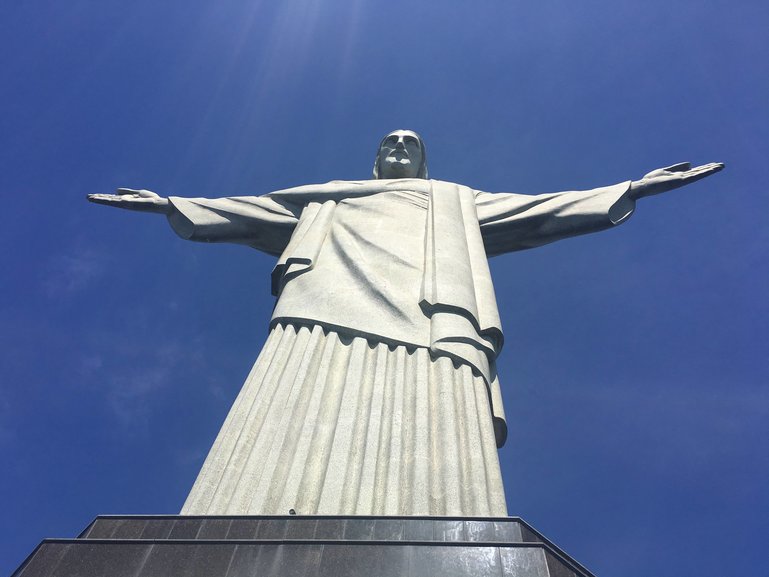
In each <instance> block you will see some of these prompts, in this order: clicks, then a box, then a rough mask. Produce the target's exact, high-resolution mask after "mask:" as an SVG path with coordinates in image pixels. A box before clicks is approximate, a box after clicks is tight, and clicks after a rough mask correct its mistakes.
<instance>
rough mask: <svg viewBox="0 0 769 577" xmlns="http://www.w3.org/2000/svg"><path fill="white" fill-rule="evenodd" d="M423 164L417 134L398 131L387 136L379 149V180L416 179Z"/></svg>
mask: <svg viewBox="0 0 769 577" xmlns="http://www.w3.org/2000/svg"><path fill="white" fill-rule="evenodd" d="M422 162H423V157H422V148H421V147H420V144H419V137H418V136H417V135H416V133H415V132H411V131H410V130H396V131H394V132H391V133H390V134H388V135H387V137H386V138H385V139H384V142H382V146H381V147H380V148H379V178H416V177H417V174H418V173H419V167H420V166H422Z"/></svg>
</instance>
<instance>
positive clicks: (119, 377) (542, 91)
mask: <svg viewBox="0 0 769 577" xmlns="http://www.w3.org/2000/svg"><path fill="white" fill-rule="evenodd" d="M767 29H769V4H767V3H766V2H765V1H758V0H745V1H743V2H739V3H736V4H735V3H733V2H727V1H726V0H696V1H695V0H681V1H677V2H669V1H662V0H645V1H643V2H641V1H628V2H614V3H608V2H597V1H594V0H585V1H583V2H574V1H567V0H542V1H540V2H519V1H517V0H483V1H481V2H473V3H471V2H468V1H462V2H460V1H457V0H440V1H438V0H429V1H423V2H406V1H403V0H390V1H389V2H370V1H364V0H335V1H325V2H322V1H321V0H280V1H279V2H278V1H267V0H249V1H245V0H216V1H214V0H210V1H203V0H188V1H186V2H167V1H157V0H152V1H151V2H150V1H145V0H133V1H132V2H126V1H120V2H117V1H114V0H100V1H98V2H97V1H89V0H68V1H66V2H52V1H48V2H46V1H34V0H32V1H28V2H21V1H6V2H3V3H2V4H0V78H2V81H0V110H2V114H0V194H2V201H3V203H2V209H3V219H2V220H3V225H2V227H0V247H2V248H1V249H0V266H1V267H2V275H1V276H0V386H1V387H2V392H1V394H0V462H2V463H3V473H2V475H0V499H2V511H3V514H2V516H0V531H2V534H0V574H8V573H10V572H11V571H12V570H13V569H14V568H15V567H16V566H17V565H18V564H19V563H20V562H21V561H22V560H23V559H24V557H25V556H26V555H27V554H28V553H29V552H31V551H32V549H33V548H34V547H35V546H36V545H37V543H38V542H39V541H40V540H41V539H43V538H44V537H71V536H75V535H76V534H77V533H78V532H79V531H80V530H81V529H82V528H84V527H85V526H86V525H87V524H88V523H89V522H90V520H91V519H92V518H93V517H94V516H95V515H97V514H121V513H124V514H134V513H135V514H139V513H147V514H156V513H175V512H177V511H178V510H179V508H180V507H181V504H182V502H183V500H184V498H185V496H186V493H187V491H189V489H190V487H191V486H192V483H193V481H194V478H195V476H196V473H197V471H198V469H199V467H200V466H201V463H202V460H203V458H204V457H205V455H206V453H207V451H208V448H209V447H210V444H211V443H212V441H213V439H214V436H215V434H216V432H217V431H218V428H219V426H220V425H221V423H222V421H223V419H224V417H225V415H226V413H227V410H228V408H229V406H230V404H231V402H232V400H233V399H234V397H235V395H236V394H237V392H238V389H239V387H240V385H241V383H242V381H243V380H244V378H245V376H246V374H247V372H248V370H249V368H250V366H251V364H252V363H253V361H254V359H255V357H256V354H257V352H258V350H259V348H260V346H261V343H262V341H263V340H264V338H265V336H266V327H267V321H268V318H269V314H270V310H271V307H272V300H271V297H270V292H269V272H270V270H271V268H272V266H273V264H274V263H273V259H272V258H270V257H268V256H266V255H262V254H259V253H257V252H255V251H252V250H249V249H246V248H244V247H239V246H226V245H202V244H195V243H190V242H185V241H182V240H181V239H179V238H178V237H176V236H175V235H174V233H173V232H172V231H171V230H170V228H169V227H168V225H167V223H166V222H165V220H164V218H163V217H161V216H157V215H144V214H139V213H132V212H127V211H119V210H115V209H108V208H105V207H101V206H95V205H91V204H88V203H87V202H86V201H85V195H86V194H87V193H93V192H111V191H112V190H114V189H115V188H116V187H118V186H124V187H131V188H148V189H151V190H155V191H157V192H158V193H160V194H162V195H169V194H170V195H179V196H207V197H216V196H225V195H239V194H240V195H243V194H261V193H265V192H269V191H271V190H275V189H279V188H285V187H288V186H293V185H299V184H308V183H315V182H326V181H328V180H333V179H361V178H368V177H369V176H370V170H371V165H372V163H373V157H374V153H375V150H376V145H377V143H378V142H379V139H380V138H381V137H382V136H383V135H384V134H385V133H387V132H388V131H390V130H393V129H396V128H411V129H414V130H416V131H418V132H420V133H421V134H422V136H423V137H424V138H425V140H426V142H427V147H428V159H429V166H430V174H431V176H432V177H434V178H439V179H442V180H449V181H454V182H460V183H463V184H467V185H470V186H472V187H473V188H476V189H481V190H486V191H492V192H494V191H513V192H521V193H540V192H553V191H559V190H575V189H576V190H578V189H584V188H592V187H596V186H601V185H606V184H613V183H616V182H622V181H626V180H631V179H638V178H640V177H641V176H642V175H643V174H644V173H646V172H648V171H649V170H652V169H654V168H658V167H661V166H666V165H669V164H673V163H675V162H680V161H684V160H689V161H692V162H693V163H697V164H702V163H705V162H710V161H723V162H726V164H727V168H726V170H725V171H723V172H722V173H720V174H717V175H715V176H713V177H712V178H710V179H708V180H706V181H702V182H700V183H697V184H695V185H693V186H691V187H689V188H686V189H681V190H679V191H675V192H672V193H669V194H667V195H664V196H660V197H654V198H650V199H645V200H643V201H642V202H641V203H639V206H638V210H637V212H636V214H635V215H634V216H633V217H632V218H631V219H630V220H629V221H628V222H627V223H626V224H623V225H622V226H621V227H619V228H617V229H615V230H611V231H607V232H603V233H600V234H596V235H593V236H588V237H581V238H577V239H571V240H567V241H563V242H561V243H556V244H553V245H549V246H547V247H543V248H539V249H536V250H532V251H528V252H521V253H516V254H511V255H505V256H501V257H497V258H495V259H493V260H492V273H493V275H494V278H495V282H496V289H497V296H498V299H499V302H500V310H501V315H502V322H503V325H504V327H505V335H506V346H505V350H504V351H503V353H502V359H501V362H500V368H499V371H500V374H501V376H502V382H503V388H504V395H505V402H506V410H507V414H508V417H509V421H510V438H509V440H508V443H507V446H506V447H505V448H504V449H503V450H502V451H501V453H500V458H501V462H502V468H503V474H504V477H505V486H506V490H507V498H508V507H509V510H510V513H511V514H512V515H520V516H522V517H523V518H524V519H526V520H527V521H529V522H530V523H531V524H533V525H534V526H535V527H536V528H538V529H539V530H540V531H542V532H543V533H545V534H546V535H547V536H549V537H550V538H551V539H553V540H554V541H555V542H556V543H557V544H558V545H559V546H561V547H562V548H563V549H565V550H566V551H567V552H569V553H571V554H572V555H573V556H574V557H575V558H576V559H577V560H579V561H580V562H582V563H583V564H584V565H586V566H587V567H588V568H590V569H591V570H592V571H594V572H595V573H597V574H598V575H605V576H609V575H611V576H628V577H630V576H639V577H648V576H654V577H664V576H671V577H679V576H681V575H697V576H698V577H707V576H719V577H721V576H723V575H741V574H745V575H757V574H758V573H759V572H760V571H761V570H765V567H766V542H767V540H769V514H768V513H769V339H768V338H767V336H768V335H769V301H768V299H767V288H769V259H768V258H767V246H768V245H769V228H767V226H766V220H767V213H768V212H769V210H768V209H769V200H768V197H767V192H766V183H767V182H769V168H768V163H767V153H768V152H769V146H767V142H769V114H768V113H767V105H768V104H769V64H768V63H769V36H768V35H767V32H766V31H767ZM759 567H763V568H764V569H758V568H759Z"/></svg>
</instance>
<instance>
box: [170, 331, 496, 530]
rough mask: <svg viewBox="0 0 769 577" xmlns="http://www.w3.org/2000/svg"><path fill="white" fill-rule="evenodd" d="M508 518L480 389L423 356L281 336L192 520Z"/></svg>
mask: <svg viewBox="0 0 769 577" xmlns="http://www.w3.org/2000/svg"><path fill="white" fill-rule="evenodd" d="M289 509H294V510H295V511H296V512H297V513H299V514H302V515H304V514H357V515H465V516H504V515H506V514H507V510H506V505H505V498H504V492H503V487H502V478H501V475H500V470H499V460H498V457H497V448H496V442H495V438H494V429H493V425H492V414H491V409H490V406H489V393H488V389H487V387H486V384H485V382H484V380H483V379H482V378H481V377H479V376H476V375H474V374H473V372H472V370H471V369H470V367H468V366H467V365H456V364H455V363H453V362H452V361H451V360H450V359H449V358H447V357H438V358H436V359H432V358H431V356H430V352H429V350H428V349H426V348H422V347H406V346H388V345H386V344H383V343H375V342H371V341H368V340H366V339H364V338H362V337H351V336H345V335H341V334H339V333H337V332H333V331H328V330H327V329H324V328H322V327H320V326H318V325H315V326H296V325H292V324H278V325H276V326H275V327H274V328H273V330H272V331H271V333H270V335H269V337H268V339H267V342H266V344H265V346H264V348H263V350H262V353H261V354H260V356H259V358H258V359H257V361H256V364H255V365H254V368H253V370H252V371H251V374H250V375H249V376H248V378H247V380H246V382H245V384H244V385H243V388H242V390H241V392H240V394H239V396H238V398H237V400H236V401H235V403H234V405H233V407H232V409H231V410H230V413H229V415H228V416H227V419H226V421H225V423H224V426H223V427H222V429H221V431H220V432H219V435H218V437H217V439H216V441H215V442H214V445H213V447H212V449H211V451H210V453H209V455H208V458H207V459H206V461H205V464H204V465H203V468H202V470H201V472H200V474H199V476H198V479H197V481H196V482H195V485H194V487H193V488H192V491H191V492H190V495H189V497H188V498H187V501H186V503H185V505H184V508H183V509H182V514H184V515H206V514H218V515H255V514H287V513H288V511H289Z"/></svg>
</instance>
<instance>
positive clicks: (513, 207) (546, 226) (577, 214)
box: [475, 181, 635, 256]
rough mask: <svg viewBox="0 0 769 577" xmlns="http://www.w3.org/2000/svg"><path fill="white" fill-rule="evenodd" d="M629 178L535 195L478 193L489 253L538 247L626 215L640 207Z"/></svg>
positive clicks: (617, 221)
mask: <svg viewBox="0 0 769 577" xmlns="http://www.w3.org/2000/svg"><path fill="white" fill-rule="evenodd" d="M629 191H630V181H628V182H623V183H620V184H615V185H612V186H606V187H603V188H596V189H593V190H583V191H574V192H556V193H552V194H540V195H536V196H531V195H526V194H512V193H489V192H478V193H477V194H476V197H475V202H476V209H477V212H478V222H479V224H480V227H481V235H482V237H483V244H484V247H485V248H486V254H487V255H488V256H496V255H499V254H504V253H506V252H512V251H516V250H523V249H527V248H534V247H537V246H542V245H544V244H548V243H551V242H554V241H556V240H561V239H563V238H569V237H572V236H577V235H580V234H587V233H591V232H598V231H601V230H605V229H607V228H611V227H612V226H615V225H617V224H620V223H622V222H624V221H625V220H627V219H628V218H629V217H630V215H631V214H632V213H633V211H634V209H635V201H634V200H632V199H631V198H630V197H629V195H628V192H629Z"/></svg>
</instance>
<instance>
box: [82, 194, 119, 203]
mask: <svg viewBox="0 0 769 577" xmlns="http://www.w3.org/2000/svg"><path fill="white" fill-rule="evenodd" d="M86 198H87V199H88V200H89V201H91V202H95V203H97V204H114V203H116V202H120V201H121V200H123V199H122V197H120V196H118V195H116V194H88V195H86Z"/></svg>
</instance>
